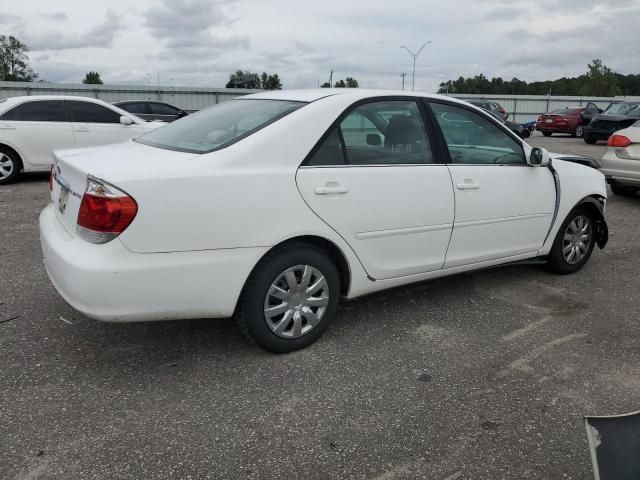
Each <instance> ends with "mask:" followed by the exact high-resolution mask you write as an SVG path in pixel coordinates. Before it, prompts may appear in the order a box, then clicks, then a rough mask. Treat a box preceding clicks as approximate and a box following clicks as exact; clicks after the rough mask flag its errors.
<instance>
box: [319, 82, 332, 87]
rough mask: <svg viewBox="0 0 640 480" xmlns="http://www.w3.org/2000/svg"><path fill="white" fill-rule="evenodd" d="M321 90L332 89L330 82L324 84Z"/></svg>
mask: <svg viewBox="0 0 640 480" xmlns="http://www.w3.org/2000/svg"><path fill="white" fill-rule="evenodd" d="M320 88H331V84H330V83H329V82H324V83H323V84H322V85H320Z"/></svg>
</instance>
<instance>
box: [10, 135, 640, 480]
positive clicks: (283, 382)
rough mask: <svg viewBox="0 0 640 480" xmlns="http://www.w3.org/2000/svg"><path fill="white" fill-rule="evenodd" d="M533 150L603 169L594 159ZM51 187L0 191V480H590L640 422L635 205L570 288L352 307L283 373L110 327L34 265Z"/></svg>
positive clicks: (139, 327) (501, 279)
mask: <svg viewBox="0 0 640 480" xmlns="http://www.w3.org/2000/svg"><path fill="white" fill-rule="evenodd" d="M531 143H533V144H535V145H540V146H544V147H546V148H548V149H550V150H552V151H556V152H566V153H582V154H589V155H592V156H594V157H595V158H598V156H599V155H601V154H602V150H603V147H602V146H595V147H594V146H587V145H585V144H584V143H583V142H582V141H580V140H575V139H570V138H562V137H557V138H556V137H555V136H554V137H552V138H551V139H547V138H543V137H541V136H538V135H537V134H536V135H535V136H534V137H533V138H532V139H531ZM47 201H48V185H47V177H46V176H40V175H39V176H31V177H29V178H27V179H26V180H25V181H23V182H21V183H18V184H15V185H11V186H5V187H0V225H2V228H1V230H0V238H1V239H2V244H3V248H2V249H1V250H0V279H1V282H0V322H2V323H0V367H1V368H0V436H1V438H2V441H1V442H0V478H3V479H65V480H67V479H75V478H78V479H114V478H118V479H136V480H138V479H142V478H159V479H160V478H175V479H207V478H211V479H213V478H248V479H253V478H260V479H273V478H283V479H284V478H293V479H302V478H304V479H335V478H377V479H404V478H428V479H443V480H444V479H449V480H453V479H472V478H473V479H478V478H482V479H485V478H486V479H502V478H504V479H513V478H528V479H529V478H531V479H552V478H553V479H556V478H573V479H585V478H592V474H591V462H590V458H589V454H588V448H587V441H586V435H585V429H584V426H583V420H582V416H583V415H590V414H613V413H623V412H629V411H633V410H637V409H638V408H639V405H640V347H639V345H640V288H639V287H640V280H639V277H638V271H639V269H640V226H639V222H638V218H640V216H639V215H640V198H638V199H630V198H620V197H613V198H611V200H610V203H609V211H608V219H609V224H610V230H611V240H610V243H609V245H608V247H607V248H606V250H605V251H604V252H600V251H597V252H596V253H595V254H594V256H593V258H592V260H591V261H590V263H589V264H588V265H587V266H586V267H585V268H584V269H583V270H582V271H581V272H579V273H578V274H575V275H572V276H566V277H561V276H555V275H552V274H549V273H547V272H546V271H545V270H543V269H542V268H541V267H539V266H534V265H518V266H508V267H502V268H495V269H491V270H485V271H481V272H477V273H471V274H463V275H458V276H455V277H451V278H447V279H441V280H437V281H431V282H426V283H422V284H418V285H414V286H410V287H404V288H401V289H396V290H392V291H388V292H384V293H382V294H378V295H375V296H370V297H366V298H363V299H361V300H357V301H352V302H347V303H343V304H342V306H341V308H340V309H339V312H338V316H337V318H336V320H335V322H334V324H333V325H332V326H331V328H330V329H329V331H328V332H327V333H326V335H325V336H324V337H323V338H322V339H321V340H320V341H319V342H317V343H316V344H315V345H313V346H311V347H310V348H308V349H306V350H304V351H300V352H296V353H293V354H289V355H282V356H276V355H271V354H268V353H265V352H263V351H261V350H259V349H258V348H256V347H255V346H253V345H250V344H248V343H247V342H246V341H245V340H244V339H243V338H242V337H241V336H240V335H239V334H238V333H237V332H236V330H235V328H234V325H233V322H232V321H230V320H212V321H206V320H205V321H203V320H197V321H180V322H163V323H147V324H129V325H122V324H119V325H118V324H107V323H100V322H96V321H93V320H90V319H87V318H85V317H83V316H82V315H80V314H78V313H77V312H74V311H73V310H72V309H71V308H70V307H69V306H67V305H66V304H65V302H64V301H63V300H62V299H61V298H60V297H59V296H58V294H57V293H56V292H55V290H54V289H53V287H52V286H51V285H50V283H49V281H48V279H47V277H46V274H45V271H44V269H43V266H42V261H41V254H40V248H39V243H38V231H37V217H38V214H39V212H40V210H41V209H42V208H43V207H44V206H45V205H46V203H47Z"/></svg>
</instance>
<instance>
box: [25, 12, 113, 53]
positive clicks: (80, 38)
mask: <svg viewBox="0 0 640 480" xmlns="http://www.w3.org/2000/svg"><path fill="white" fill-rule="evenodd" d="M123 28H124V23H123V17H122V15H121V14H119V13H116V12H115V11H113V10H108V11H107V13H106V18H105V20H104V21H103V22H102V23H101V24H99V25H96V26H95V27H93V28H91V29H90V30H87V31H86V32H84V33H72V34H67V33H66V32H65V31H64V30H62V29H60V30H55V31H49V32H42V33H35V32H34V33H30V32H28V31H23V32H21V34H20V36H21V38H24V40H25V43H26V44H27V45H29V48H30V49H31V50H67V49H71V48H88V47H110V46H111V45H112V43H113V39H114V38H115V36H116V35H117V34H118V33H119V32H120V31H121V30H122V29H123Z"/></svg>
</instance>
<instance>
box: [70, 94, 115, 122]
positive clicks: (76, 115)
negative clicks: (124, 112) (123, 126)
mask: <svg viewBox="0 0 640 480" xmlns="http://www.w3.org/2000/svg"><path fill="white" fill-rule="evenodd" d="M67 106H68V108H69V112H70V113H71V121H72V122H78V123H120V114H119V113H118V112H115V111H113V110H111V109H109V108H106V107H103V106H102V105H98V104H96V103H90V102H79V101H75V100H67Z"/></svg>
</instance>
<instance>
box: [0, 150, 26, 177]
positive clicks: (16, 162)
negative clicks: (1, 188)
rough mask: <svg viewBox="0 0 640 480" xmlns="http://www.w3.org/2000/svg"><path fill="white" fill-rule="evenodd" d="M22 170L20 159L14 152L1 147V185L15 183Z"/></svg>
mask: <svg viewBox="0 0 640 480" xmlns="http://www.w3.org/2000/svg"><path fill="white" fill-rule="evenodd" d="M21 168H22V164H21V163H20V158H18V156H17V155H16V154H15V153H14V152H12V151H11V150H8V149H6V148H1V147H0V185H4V184H5V183H11V182H15V181H16V180H17V178H18V177H19V176H20V169H21Z"/></svg>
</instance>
